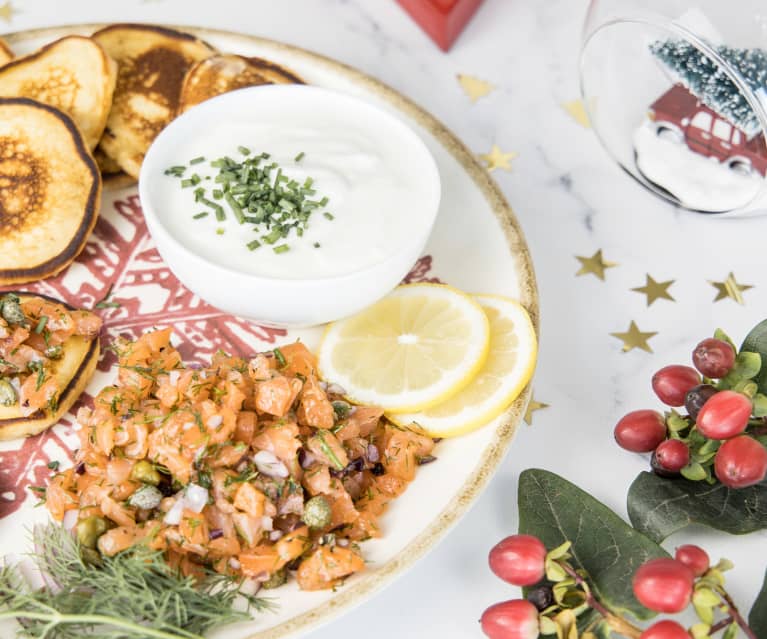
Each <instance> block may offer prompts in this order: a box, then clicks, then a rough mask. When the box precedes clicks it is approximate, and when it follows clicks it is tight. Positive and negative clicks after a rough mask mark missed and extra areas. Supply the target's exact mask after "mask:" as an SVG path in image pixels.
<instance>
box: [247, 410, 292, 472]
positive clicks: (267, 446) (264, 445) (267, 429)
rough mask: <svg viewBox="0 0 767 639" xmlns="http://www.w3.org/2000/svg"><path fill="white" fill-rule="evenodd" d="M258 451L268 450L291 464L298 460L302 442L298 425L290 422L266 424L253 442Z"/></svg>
mask: <svg viewBox="0 0 767 639" xmlns="http://www.w3.org/2000/svg"><path fill="white" fill-rule="evenodd" d="M251 444H252V446H253V448H254V449H256V450H268V451H269V452H271V453H274V454H275V456H276V457H277V458H278V459H280V460H282V461H284V462H286V463H289V462H291V461H292V460H295V459H296V455H297V453H298V449H299V448H301V440H300V439H299V438H298V425H297V424H296V423H295V422H292V421H289V420H280V421H277V422H265V423H264V424H263V426H262V428H261V429H260V430H259V431H258V432H257V433H256V435H255V437H253V440H252V442H251Z"/></svg>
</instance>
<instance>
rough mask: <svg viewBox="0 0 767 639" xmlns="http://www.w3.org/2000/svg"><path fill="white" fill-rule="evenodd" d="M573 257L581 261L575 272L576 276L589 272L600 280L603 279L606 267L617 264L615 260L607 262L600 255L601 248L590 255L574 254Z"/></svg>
mask: <svg viewBox="0 0 767 639" xmlns="http://www.w3.org/2000/svg"><path fill="white" fill-rule="evenodd" d="M575 259H577V260H578V261H579V262H580V263H581V268H580V269H578V272H577V273H576V274H575V275H576V276H578V275H588V274H589V273H590V274H591V275H596V276H597V277H598V278H599V279H600V280H602V281H604V279H605V270H606V269H608V268H613V267H614V266H618V264H617V263H616V262H608V261H607V260H605V259H604V258H603V257H602V249H599V250H598V251H597V252H596V253H594V255H592V256H591V257H583V256H581V255H576V256H575Z"/></svg>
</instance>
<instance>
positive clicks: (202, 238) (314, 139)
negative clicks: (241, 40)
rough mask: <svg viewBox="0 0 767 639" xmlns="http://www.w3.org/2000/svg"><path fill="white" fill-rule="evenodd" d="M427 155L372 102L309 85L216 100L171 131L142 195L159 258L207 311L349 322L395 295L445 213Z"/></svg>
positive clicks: (150, 156)
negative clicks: (210, 307)
mask: <svg viewBox="0 0 767 639" xmlns="http://www.w3.org/2000/svg"><path fill="white" fill-rule="evenodd" d="M440 193H441V186H440V178H439V173H438V171H437V166H436V163H435V161H434V158H433V157H432V155H431V153H430V152H429V151H428V149H427V148H426V145H425V144H424V143H423V142H422V140H421V139H420V138H419V137H418V135H417V134H416V133H415V132H414V131H412V130H411V129H410V128H409V127H408V126H406V125H405V124H404V123H403V122H402V121H401V120H399V119H398V118H396V117H395V116H393V115H391V114H389V113H388V112H386V111H384V110H382V109H380V108H378V107H376V106H373V105H371V104H370V103H368V102H365V101H364V100H361V99H358V98H355V97H352V96H349V95H346V94H343V93H338V92H335V91H331V90H328V89H322V88H319V87H312V86H302V85H273V86H260V87H253V88H248V89H241V90H239V91H233V92H231V93H226V94H224V95H221V96H218V97H215V98H212V99H211V100H208V101H206V102H203V103H202V104H200V105H198V106H196V107H194V108H193V109H191V110H189V111H187V112H186V113H184V114H183V115H181V116H180V117H178V118H176V119H175V120H174V121H173V122H171V124H170V125H169V126H168V127H166V128H165V129H164V130H163V131H162V132H161V133H160V135H158V136H157V138H156V140H155V141H154V143H153V144H152V146H151V147H150V149H149V151H148V152H147V154H146V157H145V158H144V163H143V165H142V168H141V174H140V177H139V194H140V198H141V204H142V207H143V210H144V216H145V218H146V222H147V226H148V228H149V231H150V233H151V235H152V238H153V239H154V241H155V243H156V245H157V249H158V250H159V252H160V255H161V256H162V257H163V259H164V260H165V262H166V263H167V264H168V266H169V267H170V269H171V270H172V271H173V273H174V274H175V275H176V276H177V277H178V279H179V280H180V281H181V282H182V283H183V284H184V285H185V286H186V287H187V288H189V289H190V290H192V291H193V292H194V293H196V294H197V295H199V296H200V297H201V298H202V299H204V300H206V301H207V302H209V303H210V304H212V305H213V306H216V307H218V308H220V309H222V310H224V311H226V312H229V313H232V314H234V315H239V316H242V317H246V318H249V319H252V320H255V321H258V322H262V323H268V324H274V325H281V326H309V325H314V324H321V323H324V322H328V321H332V320H335V319H339V318H341V317H345V316H347V315H350V314H352V313H355V312H357V311H359V310H361V309H363V308H365V307H366V306H369V305H370V304H372V303H374V302H375V301H376V300H378V299H380V298H381V297H383V296H384V295H385V294H386V293H387V292H389V291H390V290H391V289H392V288H394V287H395V286H396V285H397V283H398V282H400V280H401V279H402V278H403V277H404V276H405V275H406V274H407V273H408V271H409V269H410V268H411V267H412V265H413V264H414V263H415V261H416V260H417V259H418V257H419V256H420V253H421V251H422V250H423V247H424V245H425V244H426V241H427V239H428V237H429V234H430V232H431V229H432V226H433V225H434V221H435V219H436V216H437V212H438V209H439V201H440Z"/></svg>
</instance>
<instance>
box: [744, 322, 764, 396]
mask: <svg viewBox="0 0 767 639" xmlns="http://www.w3.org/2000/svg"><path fill="white" fill-rule="evenodd" d="M740 350H742V351H750V352H752V353H759V355H761V356H762V360H764V361H767V320H763V321H761V322H759V324H757V325H756V326H754V328H752V329H751V332H750V333H749V334H748V335H746V339H744V340H743V345H742V346H741V347H740ZM754 381H755V382H756V383H757V384H759V392H761V393H764V394H766V395H767V366H764V367H763V368H762V369H761V370H760V371H759V374H758V375H757V376H756V377H754Z"/></svg>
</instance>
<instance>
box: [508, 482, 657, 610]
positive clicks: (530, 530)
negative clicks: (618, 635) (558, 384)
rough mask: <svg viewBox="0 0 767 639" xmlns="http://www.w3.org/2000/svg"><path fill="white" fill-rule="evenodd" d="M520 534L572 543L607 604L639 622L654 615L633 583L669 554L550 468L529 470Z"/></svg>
mask: <svg viewBox="0 0 767 639" xmlns="http://www.w3.org/2000/svg"><path fill="white" fill-rule="evenodd" d="M519 532H520V533H524V534H529V535H536V536H537V537H539V538H540V539H541V540H542V541H543V543H544V544H545V545H546V547H547V548H556V547H557V546H559V545H560V544H562V543H564V542H565V541H568V540H569V541H571V542H572V543H573V545H572V547H571V548H570V554H571V555H572V560H571V563H572V564H573V565H574V566H575V567H576V568H584V569H585V570H586V571H587V573H588V574H589V576H590V579H589V583H590V585H591V586H592V589H593V592H594V595H595V596H596V597H597V598H598V599H599V600H600V601H601V602H602V603H603V604H605V605H606V606H607V607H608V608H610V609H611V610H613V611H614V612H616V613H619V614H621V613H630V614H632V615H634V616H635V617H636V618H638V619H649V618H651V617H653V616H654V613H652V612H651V611H649V610H647V609H646V608H645V607H644V606H642V605H641V604H640V603H639V602H638V601H637V600H636V598H635V597H634V593H633V590H632V587H631V580H632V577H633V575H634V573H635V572H636V570H637V568H639V566H641V565H642V564H643V563H644V562H645V561H647V560H648V559H653V558H656V557H668V553H666V551H665V550H663V548H661V547H660V546H658V544H656V543H655V542H654V541H652V540H650V539H648V538H647V537H645V536H644V535H642V534H641V533H638V532H637V531H636V530H634V529H632V528H631V526H629V525H628V524H627V523H626V522H624V521H623V520H622V519H621V518H620V517H618V515H616V514H615V513H614V512H613V511H612V510H610V509H609V508H607V506H605V505H604V504H602V503H600V502H599V501H597V500H596V499H594V498H593V497H592V496H591V495H589V494H587V493H586V492H584V491H583V490H581V489H580V488H578V487H577V486H575V485H574V484H571V483H570V482H569V481H567V480H565V479H563V478H562V477H560V476H558V475H556V474H554V473H551V472H548V471H545V470H538V469H530V470H525V471H523V472H522V474H521V475H520V477H519ZM579 625H580V624H579Z"/></svg>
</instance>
